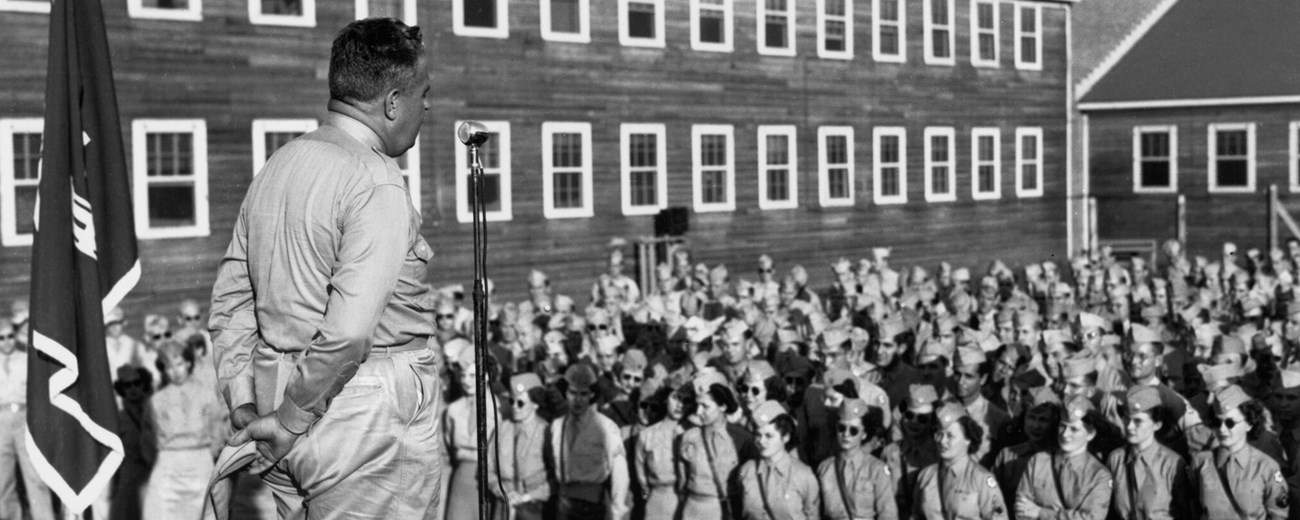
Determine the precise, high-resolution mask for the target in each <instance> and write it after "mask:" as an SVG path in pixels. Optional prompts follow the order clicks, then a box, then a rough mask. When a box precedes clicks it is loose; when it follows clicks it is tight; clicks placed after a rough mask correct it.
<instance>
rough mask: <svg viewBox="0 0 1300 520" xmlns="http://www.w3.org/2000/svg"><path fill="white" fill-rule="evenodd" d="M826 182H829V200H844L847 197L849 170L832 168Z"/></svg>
mask: <svg viewBox="0 0 1300 520" xmlns="http://www.w3.org/2000/svg"><path fill="white" fill-rule="evenodd" d="M827 177H829V178H828V179H827V180H828V181H830V192H831V198H833V199H845V198H848V196H849V170H848V168H832V169H831V170H830V171H829V172H828V175H827Z"/></svg>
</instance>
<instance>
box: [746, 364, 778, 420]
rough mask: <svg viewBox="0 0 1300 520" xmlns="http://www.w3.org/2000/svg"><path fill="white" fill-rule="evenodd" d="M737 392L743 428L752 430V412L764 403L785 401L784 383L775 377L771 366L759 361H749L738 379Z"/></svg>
mask: <svg viewBox="0 0 1300 520" xmlns="http://www.w3.org/2000/svg"><path fill="white" fill-rule="evenodd" d="M737 386H738V388H737V390H738V391H739V393H740V405H741V407H743V408H744V411H745V426H746V427H748V428H750V429H751V430H753V426H754V411H755V410H757V409H758V406H759V405H761V404H763V403H764V402H766V401H769V400H770V401H777V402H782V403H784V402H785V401H786V395H785V383H784V382H783V381H781V378H780V377H777V375H776V369H774V368H772V364H771V363H768V362H767V361H763V360H761V359H758V360H754V361H750V362H749V363H748V366H747V367H746V368H745V373H744V375H743V376H742V377H741V378H740V382H739V383H738V385H737Z"/></svg>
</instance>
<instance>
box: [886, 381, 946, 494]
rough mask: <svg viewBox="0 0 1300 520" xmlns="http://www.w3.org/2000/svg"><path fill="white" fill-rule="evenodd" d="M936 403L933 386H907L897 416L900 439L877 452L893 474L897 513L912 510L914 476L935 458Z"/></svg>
mask: <svg viewBox="0 0 1300 520" xmlns="http://www.w3.org/2000/svg"><path fill="white" fill-rule="evenodd" d="M938 403H939V394H938V392H936V391H935V389H934V387H932V386H930V385H911V386H910V387H909V388H908V398H907V400H906V401H904V405H903V406H902V408H903V410H902V414H901V416H900V417H899V423H898V424H899V430H900V433H901V434H902V438H901V439H900V440H899V441H898V442H895V443H893V444H889V445H887V446H885V448H884V450H882V451H881V453H880V458H881V459H882V460H884V461H885V464H886V465H888V466H889V474H890V476H892V477H893V480H894V496H895V500H896V502H897V504H898V510H899V511H900V512H905V511H912V500H913V498H914V494H913V491H914V490H915V488H916V478H917V475H918V474H919V473H920V472H921V470H922V469H923V468H925V467H927V466H929V465H931V464H934V463H935V462H936V461H938V460H939V459H938V454H939V448H938V444H937V443H936V442H935V437H934V412H935V409H936V407H937V405H938ZM900 514H903V513H900Z"/></svg>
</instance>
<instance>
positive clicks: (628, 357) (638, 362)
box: [623, 348, 649, 374]
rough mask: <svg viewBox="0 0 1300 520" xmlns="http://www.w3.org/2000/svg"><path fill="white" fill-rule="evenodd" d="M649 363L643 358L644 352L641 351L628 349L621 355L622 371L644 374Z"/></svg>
mask: <svg viewBox="0 0 1300 520" xmlns="http://www.w3.org/2000/svg"><path fill="white" fill-rule="evenodd" d="M647 364H649V362H648V361H647V360H646V358H645V352H642V351H641V349H637V348H634V349H630V350H628V351H627V352H624V353H623V371H624V372H631V373H634V374H640V373H642V372H645V367H646V365H647Z"/></svg>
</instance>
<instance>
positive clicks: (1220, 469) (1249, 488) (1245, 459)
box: [1189, 445, 1290, 520]
mask: <svg viewBox="0 0 1300 520" xmlns="http://www.w3.org/2000/svg"><path fill="white" fill-rule="evenodd" d="M1189 473H1190V478H1191V480H1192V488H1191V489H1193V490H1195V492H1196V495H1197V496H1199V497H1200V499H1201V509H1200V511H1199V515H1198V518H1203V519H1206V520H1211V519H1216V518H1241V519H1248V520H1280V519H1283V518H1287V515H1288V511H1289V509H1290V504H1289V503H1288V499H1289V497H1288V496H1287V495H1288V491H1287V485H1286V480H1285V479H1283V478H1282V471H1281V470H1280V469H1279V468H1278V465H1277V461H1274V460H1273V458H1272V457H1269V456H1268V455H1266V454H1265V453H1264V452H1262V451H1260V450H1258V449H1256V448H1254V447H1253V446H1249V445H1247V446H1244V447H1242V449H1240V450H1238V451H1237V452H1236V453H1228V451H1227V450H1224V449H1219V450H1215V451H1213V452H1208V451H1207V452H1201V453H1197V454H1196V455H1195V456H1193V457H1192V467H1191V471H1190V472H1189ZM1224 483H1226V484H1227V489H1225V487H1224Z"/></svg>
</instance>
